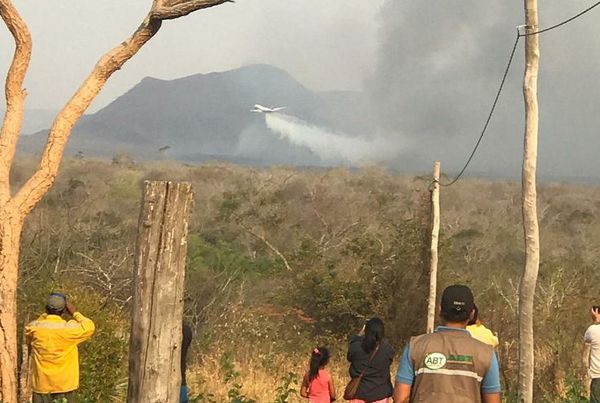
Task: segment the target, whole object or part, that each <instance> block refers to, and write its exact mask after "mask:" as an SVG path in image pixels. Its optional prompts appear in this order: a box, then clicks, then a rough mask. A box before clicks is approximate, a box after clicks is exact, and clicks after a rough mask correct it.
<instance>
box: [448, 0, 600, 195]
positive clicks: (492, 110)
mask: <svg viewBox="0 0 600 403" xmlns="http://www.w3.org/2000/svg"><path fill="white" fill-rule="evenodd" d="M598 6H600V1H598V2H596V3H594V4H593V5H591V6H590V7H588V8H586V9H585V10H583V11H581V12H580V13H578V14H575V15H574V16H573V17H571V18H568V19H566V20H564V21H562V22H559V23H558V24H555V25H552V26H550V27H548V28H544V29H541V30H539V31H535V32H528V33H524V34H522V33H520V32H519V31H518V30H517V37H516V39H515V43H514V45H513V48H512V51H511V52H510V57H509V59H508V64H507V65H506V69H505V70H504V75H503V76H502V81H501V82H500V87H499V88H498V92H497V93H496V97H495V98H494V103H493V104H492V108H491V109H490V113H489V115H488V117H487V119H486V121H485V124H484V126H483V130H482V131H481V134H480V135H479V138H478V139H477V142H476V143H475V147H473V151H472V152H471V154H470V155H469V158H468V159H467V162H466V163H465V165H464V166H463V168H462V169H461V170H460V172H459V173H458V175H457V176H456V177H455V178H454V179H453V180H452V181H450V182H448V183H441V182H439V181H438V183H439V184H440V186H445V187H448V186H452V185H454V184H455V183H456V182H458V180H459V179H460V178H461V177H462V175H463V174H464V173H465V171H466V170H467V167H468V166H469V164H470V163H471V161H472V160H473V157H474V156H475V153H476V152H477V150H478V148H479V145H480V144H481V140H483V136H484V135H485V133H486V131H487V128H488V125H489V123H490V120H491V119H492V116H493V115H494V111H495V109H496V104H497V103H498V99H499V98H500V94H501V93H502V88H503V87H504V83H505V81H506V77H507V76H508V71H509V70H510V66H511V64H512V61H513V58H514V56H515V51H516V50H517V45H518V44H519V39H521V37H522V36H532V35H539V34H542V33H544V32H548V31H552V30H553V29H556V28H558V27H561V26H563V25H566V24H568V23H570V22H571V21H573V20H576V19H577V18H579V17H581V16H582V15H584V14H586V13H588V12H590V11H592V10H593V9H594V8H596V7H598Z"/></svg>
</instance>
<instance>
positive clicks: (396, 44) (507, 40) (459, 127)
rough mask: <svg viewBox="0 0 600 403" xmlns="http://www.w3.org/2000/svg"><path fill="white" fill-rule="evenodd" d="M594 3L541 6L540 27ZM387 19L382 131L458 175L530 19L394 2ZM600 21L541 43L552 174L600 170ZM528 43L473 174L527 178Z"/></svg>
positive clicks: (503, 9) (375, 82)
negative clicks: (519, 29)
mask: <svg viewBox="0 0 600 403" xmlns="http://www.w3.org/2000/svg"><path fill="white" fill-rule="evenodd" d="M590 4H591V3H590V2H589V1H587V0H573V1H564V0H549V1H545V2H543V3H540V5H539V7H540V27H542V28H543V27H545V26H549V25H553V24H554V23H556V22H559V21H562V20H564V19H566V18H568V17H571V16H572V15H574V14H576V13H577V12H579V11H580V10H582V9H584V8H586V7H588V6H589V5H590ZM381 15H382V17H381V18H382V22H383V25H382V29H381V36H382V43H381V48H380V55H379V63H378V67H377V69H376V72H375V74H374V75H373V78H372V79H371V81H370V82H369V91H370V95H371V98H372V100H373V103H374V104H375V105H376V110H377V111H378V112H377V113H378V116H379V118H380V121H381V122H382V125H383V126H382V129H383V130H384V131H385V132H387V133H390V134H393V133H397V132H402V133H404V135H405V136H407V137H408V138H409V139H411V140H412V141H411V143H412V144H414V147H413V149H412V150H411V154H412V155H413V156H418V160H419V161H422V162H423V164H422V167H423V168H426V167H429V166H430V164H431V162H432V161H433V160H434V159H441V160H442V168H443V169H444V168H445V171H446V172H452V171H454V172H456V171H457V170H459V169H460V167H461V165H462V163H463V162H464V161H465V159H466V157H467V156H468V154H469V152H470V150H471V148H472V146H473V145H474V143H475V140H476V139H477V137H478V135H479V133H480V131H481V128H482V126H483V123H484V121H485V118H486V116H487V113H488V111H489V108H490V106H491V103H492V100H493V97H494V95H495V92H496V90H497V88H498V85H499V82H500V79H501V77H502V73H503V70H504V68H505V66H506V62H507V59H508V56H509V53H510V50H511V47H512V45H513V43H514V39H515V35H516V26H517V25H520V24H523V21H524V12H523V3H522V2H520V1H519V2H515V1H506V0H487V1H480V0H450V1H439V0H438V1H430V0H426V1H407V0H389V1H388V2H387V3H386V5H385V6H384V9H383V11H382V14H381ZM599 21H600V9H599V10H594V11H592V12H590V13H589V14H587V15H585V16H584V17H582V18H580V19H578V20H576V21H574V22H572V23H570V24H569V25H566V26H563V27H561V28H559V29H557V30H555V31H552V32H549V33H547V34H544V35H543V36H541V38H540V42H541V67H540V76H539V79H540V81H539V97H540V161H541V163H540V167H541V168H542V173H543V174H546V175H560V176H576V175H577V176H579V175H580V173H581V171H582V170H584V169H585V170H589V168H590V166H591V165H592V166H594V167H596V166H597V165H600V163H599V162H596V161H597V158H593V154H594V153H593V152H592V151H591V150H597V149H598V148H599V147H600V141H599V140H598V136H597V132H598V130H597V128H598V127H599V126H600V114H598V113H597V112H596V109H597V106H595V105H597V102H598V99H597V98H598V96H599V95H600V81H599V80H598V79H597V77H598V73H599V72H600V64H599V63H598V62H597V60H599V58H600V36H599V35H597V26H598V22H599ZM524 42H525V41H524V40H521V43H520V45H519V48H518V50H517V54H516V57H515V60H514V62H513V66H512V69H511V72H510V75H509V78H508V81H507V84H506V87H505V90H504V92H503V93H502V95H501V98H500V103H499V105H498V108H497V111H496V114H495V115H494V117H493V119H492V122H491V125H490V128H489V130H488V133H487V135H486V138H485V139H484V141H483V143H482V146H481V150H480V152H479V153H478V154H477V156H476V158H475V160H474V163H473V166H472V168H471V169H470V172H471V173H483V174H502V175H503V176H506V174H509V175H511V174H517V173H518V172H519V169H520V158H521V152H522V151H521V150H522V137H523V127H524V123H523V116H524V114H523V100H522V92H521V91H522V90H521V86H522V77H523V69H524V60H523V53H524ZM590 146H591V147H590ZM574 156H576V157H577V158H573V157H574ZM599 167H600V166H599ZM596 168H598V167H596ZM596 170H597V169H596Z"/></svg>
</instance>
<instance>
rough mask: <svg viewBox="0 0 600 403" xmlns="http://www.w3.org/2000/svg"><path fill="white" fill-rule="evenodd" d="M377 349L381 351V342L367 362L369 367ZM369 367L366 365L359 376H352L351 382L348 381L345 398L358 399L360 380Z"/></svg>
mask: <svg viewBox="0 0 600 403" xmlns="http://www.w3.org/2000/svg"><path fill="white" fill-rule="evenodd" d="M377 351H379V344H378V345H377V347H376V348H375V351H373V352H372V353H371V356H370V357H369V362H368V363H367V367H368V366H369V365H370V364H371V361H373V358H375V355H376V354H377ZM367 367H365V369H363V370H362V371H361V373H360V375H359V376H357V377H356V378H352V379H351V380H350V382H348V385H346V389H344V399H345V400H352V399H356V392H357V391H358V385H359V384H360V381H361V379H362V377H363V375H364V374H365V371H366V370H367Z"/></svg>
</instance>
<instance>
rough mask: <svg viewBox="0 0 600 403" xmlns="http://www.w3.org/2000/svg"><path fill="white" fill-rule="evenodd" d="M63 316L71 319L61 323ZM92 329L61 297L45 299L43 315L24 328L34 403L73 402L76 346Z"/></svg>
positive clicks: (61, 295) (76, 383)
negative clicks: (31, 364)
mask: <svg viewBox="0 0 600 403" xmlns="http://www.w3.org/2000/svg"><path fill="white" fill-rule="evenodd" d="M64 313H68V314H69V315H71V316H72V317H73V319H71V320H69V321H66V320H64V319H63V318H62V315H63V314H64ZM94 329H95V327H94V322H92V321H91V320H90V319H88V318H86V317H85V316H83V315H82V314H81V313H80V312H79V311H77V308H75V306H74V305H73V304H71V303H68V302H67V298H66V297H65V296H64V295H63V294H60V293H56V292H53V293H52V294H50V295H49V296H48V301H47V303H46V313H45V314H43V315H42V316H40V317H39V318H38V319H37V320H35V321H33V322H31V323H30V324H29V325H27V327H26V328H25V332H26V334H27V338H28V340H29V342H30V343H31V350H32V353H33V377H32V386H33V403H52V402H53V401H55V400H56V401H63V402H64V400H65V399H66V401H67V402H68V403H72V402H74V401H75V400H74V391H75V390H77V389H78V388H79V356H78V351H77V345H79V344H80V343H82V342H84V341H86V340H87V339H89V338H90V337H91V336H92V334H93V333H94ZM61 399H62V400H61Z"/></svg>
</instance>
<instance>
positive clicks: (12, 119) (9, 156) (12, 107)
mask: <svg viewBox="0 0 600 403" xmlns="http://www.w3.org/2000/svg"><path fill="white" fill-rule="evenodd" d="M0 16H1V17H2V19H3V20H4V23H5V24H6V26H7V27H8V29H9V31H10V33H11V35H12V36H13V39H14V41H15V51H14V54H13V60H12V63H11V65H10V68H9V70H8V74H7V77H6V85H5V96H6V114H5V115H4V122H3V123H2V129H1V130H0V203H1V204H4V203H6V202H7V201H8V199H9V198H10V182H9V175H10V167H11V165H12V162H13V158H14V155H15V149H16V146H17V140H18V138H19V134H20V133H21V124H22V122H23V111H24V109H25V96H26V93H25V90H24V89H23V88H22V87H23V80H24V79H25V75H26V74H27V69H28V68H29V61H30V59H31V46H32V45H31V34H30V33H29V29H28V28H27V25H26V24H25V21H23V19H22V18H21V16H20V15H19V12H18V11H17V9H16V8H15V7H14V6H13V4H12V2H10V1H9V0H0Z"/></svg>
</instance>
